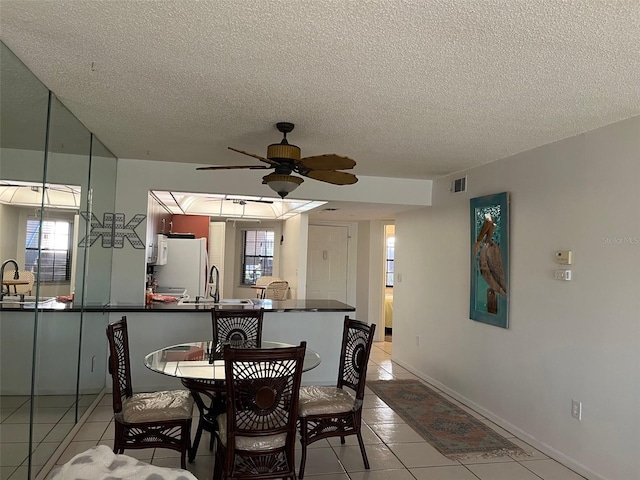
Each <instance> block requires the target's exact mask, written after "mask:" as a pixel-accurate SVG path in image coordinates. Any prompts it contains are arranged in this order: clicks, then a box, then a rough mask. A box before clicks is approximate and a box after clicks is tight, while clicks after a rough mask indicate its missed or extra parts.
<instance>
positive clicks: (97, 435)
mask: <svg viewBox="0 0 640 480" xmlns="http://www.w3.org/2000/svg"><path fill="white" fill-rule="evenodd" d="M109 423H110V422H86V423H85V424H84V425H82V427H80V430H79V431H78V433H76V436H75V437H74V438H73V441H74V442H83V441H85V440H95V441H96V442H97V441H98V440H101V439H102V436H103V434H104V433H105V431H106V430H107V427H108V426H109Z"/></svg>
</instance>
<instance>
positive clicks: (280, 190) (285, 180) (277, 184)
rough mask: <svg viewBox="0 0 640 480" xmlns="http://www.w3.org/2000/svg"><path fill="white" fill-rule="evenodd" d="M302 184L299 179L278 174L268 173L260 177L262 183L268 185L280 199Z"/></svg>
mask: <svg viewBox="0 0 640 480" xmlns="http://www.w3.org/2000/svg"><path fill="white" fill-rule="evenodd" d="M302 182H304V180H303V179H302V178H300V177H294V176H293V175H283V174H280V173H270V174H269V175H265V176H264V177H262V183H265V184H267V185H269V188H271V190H273V191H274V192H276V193H277V194H278V195H280V197H282V198H284V197H286V196H287V195H288V194H289V193H291V192H293V191H294V190H295V189H296V188H298V185H300V184H301V183H302Z"/></svg>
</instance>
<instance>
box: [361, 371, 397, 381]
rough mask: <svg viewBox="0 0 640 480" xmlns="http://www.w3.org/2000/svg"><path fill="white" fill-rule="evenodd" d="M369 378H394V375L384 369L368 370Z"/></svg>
mask: <svg viewBox="0 0 640 480" xmlns="http://www.w3.org/2000/svg"><path fill="white" fill-rule="evenodd" d="M367 380H393V375H391V374H390V373H389V372H387V371H386V370H384V369H378V370H376V369H374V370H373V371H369V370H367Z"/></svg>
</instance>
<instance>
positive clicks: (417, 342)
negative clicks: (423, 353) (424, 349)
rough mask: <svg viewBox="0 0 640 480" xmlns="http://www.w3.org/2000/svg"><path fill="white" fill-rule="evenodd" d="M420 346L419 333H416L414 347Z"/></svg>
mask: <svg viewBox="0 0 640 480" xmlns="http://www.w3.org/2000/svg"><path fill="white" fill-rule="evenodd" d="M419 346H420V335H416V347H419Z"/></svg>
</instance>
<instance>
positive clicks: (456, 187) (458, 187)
mask: <svg viewBox="0 0 640 480" xmlns="http://www.w3.org/2000/svg"><path fill="white" fill-rule="evenodd" d="M466 191H467V177H462V178H456V179H455V180H453V181H452V182H451V193H460V192H466Z"/></svg>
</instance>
